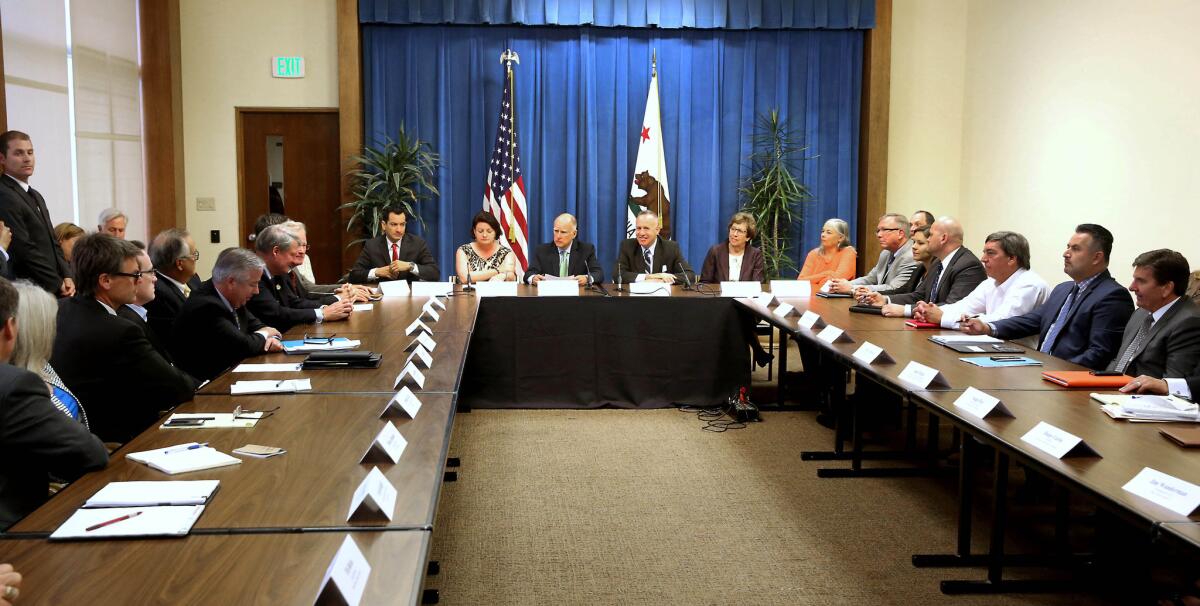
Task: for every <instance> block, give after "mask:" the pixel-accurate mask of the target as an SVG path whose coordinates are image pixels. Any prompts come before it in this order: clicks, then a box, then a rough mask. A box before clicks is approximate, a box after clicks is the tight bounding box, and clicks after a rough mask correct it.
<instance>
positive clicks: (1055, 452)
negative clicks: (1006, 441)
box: [1021, 421, 1100, 459]
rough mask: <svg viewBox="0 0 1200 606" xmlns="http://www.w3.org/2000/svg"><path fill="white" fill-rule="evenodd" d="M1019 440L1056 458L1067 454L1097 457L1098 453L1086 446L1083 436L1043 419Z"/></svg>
mask: <svg viewBox="0 0 1200 606" xmlns="http://www.w3.org/2000/svg"><path fill="white" fill-rule="evenodd" d="M1021 441H1022V442H1025V443H1027V444H1031V445H1033V447H1034V448H1037V449H1038V450H1040V451H1042V452H1044V453H1046V454H1048V455H1050V456H1052V457H1054V458H1056V459H1061V458H1063V457H1066V456H1068V455H1070V456H1080V457H1098V456H1100V453H1098V452H1096V451H1095V450H1093V449H1092V447H1091V446H1088V445H1087V443H1086V442H1084V441H1083V438H1081V437H1079V436H1076V435H1073V434H1069V433H1067V432H1065V431H1063V430H1061V429H1059V428H1057V427H1055V426H1053V425H1051V424H1049V423H1047V422H1045V421H1042V422H1040V423H1038V424H1037V425H1035V426H1034V428H1033V429H1030V430H1029V432H1028V433H1026V434H1025V435H1023V436H1021Z"/></svg>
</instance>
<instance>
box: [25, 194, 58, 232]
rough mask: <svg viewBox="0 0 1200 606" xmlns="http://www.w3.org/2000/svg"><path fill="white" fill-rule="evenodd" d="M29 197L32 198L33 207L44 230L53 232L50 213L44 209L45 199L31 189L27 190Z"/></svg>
mask: <svg viewBox="0 0 1200 606" xmlns="http://www.w3.org/2000/svg"><path fill="white" fill-rule="evenodd" d="M29 197H30V198H33V205H34V207H35V209H36V210H37V211H38V215H40V216H41V217H42V222H43V223H45V224H46V228H47V229H49V230H51V231H52V232H53V230H54V224H53V223H51V222H50V211H49V210H47V209H46V199H45V198H43V197H42V194H40V193H38V191H37V190H36V189H34V188H32V187H30V188H29Z"/></svg>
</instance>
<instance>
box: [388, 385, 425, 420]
mask: <svg viewBox="0 0 1200 606" xmlns="http://www.w3.org/2000/svg"><path fill="white" fill-rule="evenodd" d="M420 411H421V401H420V400H418V399H417V396H416V394H414V393H413V392H412V390H411V389H409V388H408V386H407V385H405V386H404V387H401V388H400V391H397V392H396V395H394V396H392V399H391V400H388V404H387V407H386V408H384V409H383V412H381V413H379V416H380V417H382V416H385V415H388V414H395V413H400V415H401V416H404V417H408V418H410V419H415V418H417V413H418V412H420Z"/></svg>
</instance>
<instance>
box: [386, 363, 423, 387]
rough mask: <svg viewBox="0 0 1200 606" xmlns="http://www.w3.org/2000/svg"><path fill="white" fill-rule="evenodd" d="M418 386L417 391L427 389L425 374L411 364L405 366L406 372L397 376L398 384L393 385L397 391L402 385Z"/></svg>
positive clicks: (402, 371) (403, 371) (401, 372)
mask: <svg viewBox="0 0 1200 606" xmlns="http://www.w3.org/2000/svg"><path fill="white" fill-rule="evenodd" d="M402 384H404V385H416V386H417V389H421V388H423V387H425V373H423V372H421V369H419V368H417V365H416V364H413V363H412V362H409V363H408V364H405V365H404V370H401V371H400V374H398V375H396V382H395V383H393V384H392V389H397V388H399V387H400V385H402Z"/></svg>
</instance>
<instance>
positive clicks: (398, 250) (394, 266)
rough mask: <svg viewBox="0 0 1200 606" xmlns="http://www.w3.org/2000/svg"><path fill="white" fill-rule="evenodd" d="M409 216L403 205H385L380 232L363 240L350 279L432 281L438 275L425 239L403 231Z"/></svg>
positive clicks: (359, 280) (365, 280) (352, 280)
mask: <svg viewBox="0 0 1200 606" xmlns="http://www.w3.org/2000/svg"><path fill="white" fill-rule="evenodd" d="M407 227H408V218H407V215H406V214H405V212H404V209H403V208H399V207H392V208H388V209H387V210H385V211H384V213H383V220H381V221H380V222H379V230H380V231H381V232H383V233H381V234H380V235H379V237H377V238H372V239H370V240H367V241H366V242H364V243H363V248H362V253H361V254H360V255H359V256H358V261H355V262H354V267H353V268H352V269H351V270H350V281H351V282H359V283H362V282H381V281H386V280H408V281H409V282H413V281H417V280H424V281H426V282H435V281H437V279H438V278H439V277H440V276H441V270H439V269H438V265H437V261H436V260H434V258H433V253H431V252H429V247H428V246H426V245H425V240H422V239H421V238H420V237H419V236H414V235H412V234H409V233H405V230H406V229H407Z"/></svg>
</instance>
